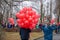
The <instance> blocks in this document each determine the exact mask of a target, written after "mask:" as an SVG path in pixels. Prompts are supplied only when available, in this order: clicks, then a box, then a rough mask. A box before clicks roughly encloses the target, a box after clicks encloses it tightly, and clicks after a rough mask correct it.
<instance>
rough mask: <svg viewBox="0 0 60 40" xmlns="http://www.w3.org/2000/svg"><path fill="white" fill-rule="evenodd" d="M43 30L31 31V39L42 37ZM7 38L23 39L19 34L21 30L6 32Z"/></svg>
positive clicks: (7, 39) (13, 39)
mask: <svg viewBox="0 0 60 40" xmlns="http://www.w3.org/2000/svg"><path fill="white" fill-rule="evenodd" d="M42 36H43V33H42V32H31V33H30V40H33V39H36V38H39V37H42ZM5 38H6V40H21V39H20V36H19V32H6V36H5Z"/></svg>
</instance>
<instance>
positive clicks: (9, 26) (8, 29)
mask: <svg viewBox="0 0 60 40" xmlns="http://www.w3.org/2000/svg"><path fill="white" fill-rule="evenodd" d="M11 29H12V24H11V23H7V31H10V30H11Z"/></svg>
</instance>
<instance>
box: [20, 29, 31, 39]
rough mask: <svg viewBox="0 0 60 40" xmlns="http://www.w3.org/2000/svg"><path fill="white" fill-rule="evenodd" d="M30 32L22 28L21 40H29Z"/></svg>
mask: <svg viewBox="0 0 60 40" xmlns="http://www.w3.org/2000/svg"><path fill="white" fill-rule="evenodd" d="M30 32H31V30H30V29H24V28H20V35H21V39H29V33H30Z"/></svg>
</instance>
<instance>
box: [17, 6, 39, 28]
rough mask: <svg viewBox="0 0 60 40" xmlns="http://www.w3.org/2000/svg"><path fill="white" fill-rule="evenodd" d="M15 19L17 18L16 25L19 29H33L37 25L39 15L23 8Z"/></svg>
mask: <svg viewBox="0 0 60 40" xmlns="http://www.w3.org/2000/svg"><path fill="white" fill-rule="evenodd" d="M16 17H17V18H18V19H17V23H18V25H19V27H21V28H26V29H28V28H29V29H33V28H34V27H35V26H36V24H37V23H38V19H39V17H40V15H39V14H37V13H36V12H35V11H34V10H32V8H31V7H24V8H23V9H22V10H20V12H19V13H17V14H16Z"/></svg>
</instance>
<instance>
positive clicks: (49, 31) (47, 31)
mask: <svg viewBox="0 0 60 40" xmlns="http://www.w3.org/2000/svg"><path fill="white" fill-rule="evenodd" d="M39 27H40V28H41V29H42V30H43V33H44V40H53V30H55V29H56V26H55V24H50V23H49V22H46V23H45V24H41V25H39Z"/></svg>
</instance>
